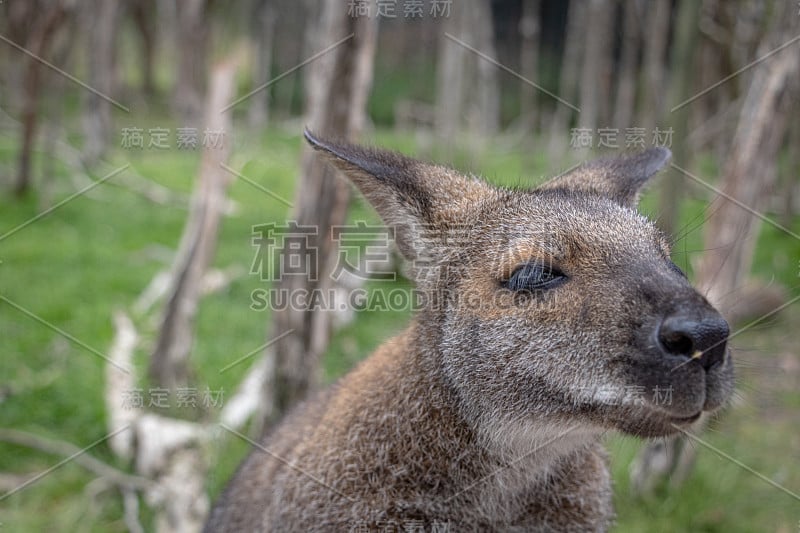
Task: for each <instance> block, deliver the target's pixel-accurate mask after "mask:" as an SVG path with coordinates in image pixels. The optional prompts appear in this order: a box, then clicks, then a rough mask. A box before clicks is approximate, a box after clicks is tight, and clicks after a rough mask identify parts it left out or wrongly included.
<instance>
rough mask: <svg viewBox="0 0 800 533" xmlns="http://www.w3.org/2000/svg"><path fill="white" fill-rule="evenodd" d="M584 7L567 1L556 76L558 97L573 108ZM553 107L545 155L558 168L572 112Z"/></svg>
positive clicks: (585, 8) (578, 69)
mask: <svg viewBox="0 0 800 533" xmlns="http://www.w3.org/2000/svg"><path fill="white" fill-rule="evenodd" d="M587 7H588V4H586V2H570V3H569V11H568V12H567V29H566V32H565V35H564V42H565V45H564V57H563V60H562V61H561V71H560V73H559V83H558V96H559V97H560V98H561V99H563V100H565V101H567V102H569V103H571V104H573V105H574V104H575V103H576V102H577V96H578V79H579V76H580V65H581V60H582V59H583V50H584V47H583V33H584V32H585V31H586V16H587V11H588V10H587ZM555 106H556V108H555V112H554V113H553V122H552V124H551V127H550V143H549V146H548V153H549V154H550V157H551V159H552V160H553V168H558V165H559V164H560V162H561V159H562V155H563V154H564V151H565V149H566V147H567V145H568V143H569V138H570V137H569V126H570V119H571V118H572V114H573V111H572V108H570V107H568V106H566V105H564V104H562V103H560V102H556V104H555Z"/></svg>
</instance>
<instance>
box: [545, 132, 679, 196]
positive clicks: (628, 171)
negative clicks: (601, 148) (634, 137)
mask: <svg viewBox="0 0 800 533" xmlns="http://www.w3.org/2000/svg"><path fill="white" fill-rule="evenodd" d="M670 159H672V152H670V151H669V150H668V149H667V148H664V147H661V146H659V147H654V148H649V149H647V150H645V151H643V152H639V153H638V154H634V155H628V156H619V157H613V158H603V159H596V160H594V161H589V162H587V163H584V164H582V165H581V166H579V167H578V168H576V169H575V170H573V171H571V172H568V173H566V174H562V175H561V176H558V177H556V178H553V179H552V180H550V181H548V182H546V183H545V184H544V185H542V186H541V187H539V189H566V190H573V191H583V192H588V193H592V194H597V195H599V196H605V197H607V198H610V199H612V200H614V201H616V202H618V203H620V204H622V205H625V206H629V207H635V206H636V204H637V203H638V202H639V193H641V191H642V187H643V186H644V184H645V183H647V181H648V180H649V179H650V178H652V177H653V176H654V175H655V174H656V173H658V171H659V170H661V169H663V168H664V167H666V166H667V165H668V164H669V162H670Z"/></svg>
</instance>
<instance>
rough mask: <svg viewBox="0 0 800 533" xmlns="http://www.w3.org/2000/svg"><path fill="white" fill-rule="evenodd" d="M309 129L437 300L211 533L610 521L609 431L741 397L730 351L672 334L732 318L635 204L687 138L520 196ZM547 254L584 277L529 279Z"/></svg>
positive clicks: (262, 472)
mask: <svg viewBox="0 0 800 533" xmlns="http://www.w3.org/2000/svg"><path fill="white" fill-rule="evenodd" d="M306 136H307V139H308V140H309V142H310V143H311V144H312V145H313V146H314V147H315V148H317V149H319V150H320V151H321V152H322V153H323V154H325V155H326V156H327V157H328V158H329V159H330V160H331V161H332V162H333V163H334V164H335V165H336V166H337V167H339V168H340V169H341V170H343V171H344V172H345V174H347V175H348V177H349V178H350V179H351V180H352V181H353V182H354V183H355V185H356V186H357V187H358V188H359V189H360V190H361V192H362V193H363V194H364V195H365V196H366V197H367V199H368V200H369V201H370V202H371V203H372V204H373V205H374V206H375V208H376V209H377V211H378V213H379V214H380V215H381V216H382V218H383V219H384V220H385V221H386V223H387V224H390V225H392V226H394V227H395V228H396V232H397V233H396V234H397V242H398V246H399V248H400V250H401V251H402V252H403V254H404V255H405V256H406V258H408V259H409V260H410V261H411V262H412V263H413V264H416V265H417V267H418V268H415V269H412V272H413V273H414V276H415V277H416V279H417V285H418V288H419V290H421V291H424V292H425V293H426V294H428V295H429V296H430V297H431V300H430V301H431V302H435V305H434V304H433V303H432V304H431V305H430V306H429V307H428V308H426V309H424V310H423V311H422V312H420V313H419V314H418V315H417V317H416V318H415V320H414V321H413V322H412V324H411V325H410V326H409V328H408V329H407V330H406V331H405V332H404V333H402V334H401V335H400V336H398V337H396V338H395V339H392V340H390V341H388V342H386V343H385V344H384V345H382V346H381V347H380V348H379V349H378V350H377V351H376V352H375V353H374V354H373V355H372V356H371V357H370V358H368V359H367V360H365V361H364V362H362V363H361V364H360V365H359V366H358V367H357V368H355V369H354V370H353V371H352V372H350V373H349V374H348V375H346V376H345V377H344V378H342V379H341V380H340V381H339V382H338V383H336V384H335V385H334V386H333V387H331V388H329V389H327V390H325V391H322V392H321V393H319V394H318V395H317V396H316V397H314V398H312V399H311V400H309V401H307V402H305V403H304V404H303V405H301V406H300V407H299V408H298V409H297V410H295V411H294V412H293V413H292V414H290V415H289V416H288V417H287V419H286V420H285V422H284V423H283V424H281V425H280V426H279V427H278V428H276V429H275V430H274V431H273V432H272V433H271V434H270V435H268V436H267V437H266V438H265V439H264V440H263V448H264V449H266V450H268V453H267V452H266V451H264V450H263V449H255V450H254V451H253V452H252V453H251V455H250V456H249V457H248V458H247V460H246V461H245V462H244V463H243V464H242V465H241V467H240V468H239V471H238V472H237V474H236V476H235V477H234V479H233V481H232V482H231V483H230V485H229V486H228V488H227V489H226V491H225V493H224V494H223V496H222V497H221V498H220V501H219V502H218V503H217V505H216V507H215V509H214V511H213V512H212V515H211V517H210V519H209V523H208V524H207V531H347V530H351V529H353V530H359V528H361V529H370V530H372V529H380V528H382V527H390V526H394V527H396V528H397V530H402V528H403V527H409V526H410V525H413V526H416V527H421V528H423V530H425V531H431V530H433V529H435V528H437V527H445V526H447V527H449V530H450V531H604V530H606V529H608V527H609V525H610V523H611V521H612V518H613V510H612V506H611V487H610V479H609V473H608V469H607V466H606V461H605V454H604V451H603V449H602V447H601V445H600V436H601V435H602V433H604V432H605V431H607V430H609V429H617V430H621V431H624V432H627V433H631V434H634V435H640V436H644V437H648V436H661V435H667V434H670V433H674V432H675V431H676V429H675V425H673V424H677V425H679V426H680V425H683V424H686V423H688V422H687V420H688V419H689V418H690V417H693V416H695V414H697V413H699V412H700V411H710V410H714V409H717V408H719V407H720V406H721V405H722V404H723V403H724V401H725V400H726V399H727V398H728V397H729V395H730V391H731V386H732V363H731V361H730V357H729V356H728V355H727V354H726V355H725V356H724V360H723V361H721V362H720V363H719V364H714V365H710V364H709V365H705V364H701V362H702V360H700V359H699V360H690V361H687V360H686V358H685V357H679V356H677V355H675V354H665V353H663V350H662V351H659V350H660V349H659V348H658V346H656V345H655V341H654V334H653V332H654V331H656V330H657V329H658V327H659V324H660V323H661V321H662V320H663V318H664V317H665V316H669V315H670V314H675V313H683V314H687V313H688V315H691V316H695V315H697V316H703V317H706V316H712V317H713V316H716V315H715V312H714V311H713V309H711V307H710V306H709V304H708V303H707V302H706V301H705V299H704V298H703V297H702V296H700V295H699V294H697V293H696V292H695V291H694V290H693V289H692V288H691V287H690V285H689V284H688V282H687V281H686V280H685V278H683V277H682V276H681V275H680V274H679V273H678V272H676V270H675V269H674V268H673V267H672V266H671V265H670V263H669V248H668V243H667V240H666V239H665V238H664V236H663V235H661V234H660V233H659V231H658V230H657V229H656V228H655V227H654V226H653V225H652V224H651V223H650V222H649V221H647V220H646V219H644V218H643V217H642V216H641V215H639V214H637V213H636V212H635V211H634V210H633V209H632V206H634V205H635V203H636V198H637V196H638V194H639V191H640V189H641V186H642V185H643V184H644V182H645V181H647V179H649V178H650V177H651V176H652V175H653V174H655V173H656V172H657V171H658V170H659V169H660V168H662V167H663V166H664V165H665V164H666V162H667V161H668V159H669V152H668V151H666V150H664V149H652V150H648V151H646V152H643V153H641V154H638V155H635V156H632V157H627V158H618V159H614V160H601V161H596V162H593V163H590V164H588V165H585V166H583V167H581V168H579V169H577V170H576V171H574V172H573V173H570V174H568V175H565V176H561V177H558V178H556V179H554V180H552V181H550V182H548V183H547V184H545V185H544V186H543V187H541V188H539V189H536V190H533V191H523V190H519V191H515V190H506V189H500V188H496V187H493V186H490V185H488V184H486V183H485V182H483V181H480V180H478V179H476V178H470V177H465V176H462V175H460V174H458V173H457V172H455V171H453V170H450V169H446V168H444V167H438V166H433V165H427V164H424V163H420V162H417V161H414V160H412V159H409V158H406V157H403V156H400V155H398V154H394V153H390V152H383V151H377V150H370V149H364V148H360V147H356V146H352V145H348V144H343V143H333V142H329V141H324V140H320V139H317V138H315V137H313V136H312V135H311V134H309V133H307V134H306ZM422 226H424V229H421V227H422ZM456 230H457V231H456ZM454 236H455V237H458V238H456V239H454V238H453V237H454ZM420 259H425V260H426V262H425V263H424V264H425V265H433V268H432V269H431V268H427V269H426V268H419V265H420V261H419V260H420ZM531 261H536V262H540V263H545V264H548V265H555V266H557V269H558V270H559V271H561V272H563V273H564V274H565V275H566V276H567V277H566V281H565V282H564V283H563V284H561V285H559V286H556V287H555V288H552V289H547V290H541V291H538V290H537V291H533V292H531V293H518V292H515V291H513V290H509V289H508V288H507V286H506V285H504V284H505V283H507V280H508V279H509V277H510V276H511V275H512V273H513V272H514V271H515V270H516V269H517V268H519V266H520V265H523V264H525V263H528V262H531ZM688 315H687V316H688ZM703 357H706V355H704V356H703ZM682 363H683V364H682ZM706 367H707V368H706ZM629 387H641V388H643V389H644V391H645V392H644V393H642V394H638V395H637V394H635V395H634V397H633V398H629V397H628V396H627V394H621V391H622V390H623V389H625V388H629ZM655 387H663V388H666V387H671V390H672V402H670V404H669V405H661V404H660V403H659V402H655V401H653V400H652V399H650V396H649V395H648V393H649V392H650V391H652V389H654V388H655ZM604 388H605V389H604ZM587 390H588V391H591V394H590V395H589V396H587V395H586V391H587ZM600 391H604V392H600Z"/></svg>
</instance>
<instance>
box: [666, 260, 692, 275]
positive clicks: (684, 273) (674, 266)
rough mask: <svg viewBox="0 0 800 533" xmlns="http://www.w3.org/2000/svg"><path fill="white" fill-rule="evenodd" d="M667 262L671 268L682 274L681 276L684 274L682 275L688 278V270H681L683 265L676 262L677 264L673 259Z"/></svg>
mask: <svg viewBox="0 0 800 533" xmlns="http://www.w3.org/2000/svg"><path fill="white" fill-rule="evenodd" d="M667 264H668V265H669V268H670V269H671V270H672V271H673V272H676V273H677V274H678V275H680V276H682V277H684V278H686V272H684V271H683V270H681V267H679V266H678V265H676V264H675V263H673V262H672V261H667ZM687 279H688V278H687Z"/></svg>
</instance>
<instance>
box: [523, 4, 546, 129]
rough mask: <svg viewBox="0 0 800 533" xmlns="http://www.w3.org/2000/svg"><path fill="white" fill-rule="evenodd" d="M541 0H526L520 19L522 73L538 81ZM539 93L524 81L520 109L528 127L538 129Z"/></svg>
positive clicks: (529, 78)
mask: <svg viewBox="0 0 800 533" xmlns="http://www.w3.org/2000/svg"><path fill="white" fill-rule="evenodd" d="M540 10H541V1H540V0H524V2H523V5H522V18H521V19H520V21H519V34H520V40H521V43H520V48H519V64H520V68H519V69H520V74H522V76H523V77H524V78H526V79H528V80H531V81H533V82H536V83H538V78H539V39H540V35H541V29H542V28H541V21H540V20H539V19H540ZM538 96H539V93H538V91H537V90H536V88H535V87H533V86H532V85H531V84H529V83H525V82H522V83H521V85H520V93H519V109H520V113H519V114H520V116H521V117H522V121H523V123H524V124H525V126H526V128H531V129H533V130H536V129H537V128H536V126H535V125H536V123H537V122H539V106H538V104H539V101H538Z"/></svg>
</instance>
